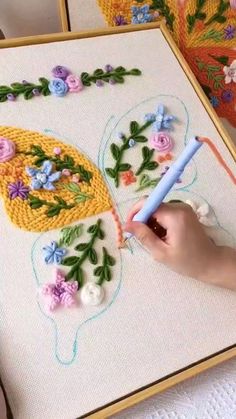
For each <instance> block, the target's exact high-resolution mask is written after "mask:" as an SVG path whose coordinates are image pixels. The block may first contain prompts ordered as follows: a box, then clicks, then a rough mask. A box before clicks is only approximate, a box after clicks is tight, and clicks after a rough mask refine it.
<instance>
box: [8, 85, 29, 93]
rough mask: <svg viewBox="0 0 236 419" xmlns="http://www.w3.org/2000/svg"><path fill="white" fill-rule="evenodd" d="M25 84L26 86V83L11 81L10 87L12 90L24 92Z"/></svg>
mask: <svg viewBox="0 0 236 419" xmlns="http://www.w3.org/2000/svg"><path fill="white" fill-rule="evenodd" d="M25 86H28V85H24V84H22V83H11V87H12V88H13V89H14V90H19V91H20V92H24V89H25Z"/></svg>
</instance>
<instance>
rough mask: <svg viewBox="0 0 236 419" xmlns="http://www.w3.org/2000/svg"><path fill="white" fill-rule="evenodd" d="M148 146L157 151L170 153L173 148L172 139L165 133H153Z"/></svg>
mask: <svg viewBox="0 0 236 419" xmlns="http://www.w3.org/2000/svg"><path fill="white" fill-rule="evenodd" d="M150 144H151V147H152V148H155V149H156V150H157V151H171V150H172V148H173V147H174V143H173V140H172V138H171V137H170V136H169V135H168V134H167V133H166V132H154V133H153V134H152V136H151V139H150Z"/></svg>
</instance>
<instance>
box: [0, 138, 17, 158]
mask: <svg viewBox="0 0 236 419" xmlns="http://www.w3.org/2000/svg"><path fill="white" fill-rule="evenodd" d="M15 152H16V151H15V144H14V143H13V141H11V140H8V139H7V138H4V137H0V163H4V162H5V161H8V160H11V159H12V158H13V157H14V156H15Z"/></svg>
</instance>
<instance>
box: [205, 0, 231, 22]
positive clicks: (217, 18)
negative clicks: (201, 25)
mask: <svg viewBox="0 0 236 419" xmlns="http://www.w3.org/2000/svg"><path fill="white" fill-rule="evenodd" d="M229 6H230V3H229V1H228V0H226V1H224V0H219V4H218V8H217V11H216V13H214V15H213V16H212V17H211V18H210V19H209V20H208V21H207V22H206V25H210V24H211V23H212V22H217V23H225V22H226V20H227V18H226V16H224V13H225V12H226V10H227V9H228V8H229Z"/></svg>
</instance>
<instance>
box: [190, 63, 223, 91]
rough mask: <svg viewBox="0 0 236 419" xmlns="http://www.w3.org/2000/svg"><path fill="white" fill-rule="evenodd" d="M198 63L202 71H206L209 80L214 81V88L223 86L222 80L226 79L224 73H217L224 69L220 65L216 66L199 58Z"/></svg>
mask: <svg viewBox="0 0 236 419" xmlns="http://www.w3.org/2000/svg"><path fill="white" fill-rule="evenodd" d="M196 64H197V66H198V69H199V70H200V71H204V72H206V74H207V79H208V81H212V82H213V88H214V89H215V90H218V89H222V88H223V84H222V80H223V79H224V77H225V76H224V74H216V73H218V72H219V71H222V69H221V67H220V66H219V65H217V66H216V65H212V64H206V63H204V62H203V61H201V60H200V59H199V58H197V59H196Z"/></svg>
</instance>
